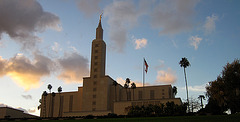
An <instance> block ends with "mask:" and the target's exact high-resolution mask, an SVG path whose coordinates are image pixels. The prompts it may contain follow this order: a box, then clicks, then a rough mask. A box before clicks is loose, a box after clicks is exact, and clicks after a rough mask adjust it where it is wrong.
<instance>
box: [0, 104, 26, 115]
mask: <svg viewBox="0 0 240 122" xmlns="http://www.w3.org/2000/svg"><path fill="white" fill-rule="evenodd" d="M0 107H9V108H13V107H11V106H8V105H6V104H4V103H0ZM14 109H18V110H20V111H23V112H24V113H28V111H27V110H26V109H24V108H21V107H17V108H14Z"/></svg>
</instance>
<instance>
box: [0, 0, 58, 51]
mask: <svg viewBox="0 0 240 122" xmlns="http://www.w3.org/2000/svg"><path fill="white" fill-rule="evenodd" d="M0 18H1V19H0V38H1V35H2V34H3V33H6V34H8V35H9V37H11V38H12V39H14V40H15V41H16V42H18V43H20V44H21V45H22V49H26V48H27V49H32V48H34V47H35V46H36V44H37V42H39V41H40V40H41V39H40V38H39V37H37V36H36V35H35V34H34V33H35V32H43V31H44V30H45V29H47V28H51V29H54V30H57V31H61V27H60V26H59V24H60V20H59V17H57V16H56V15H54V14H52V13H50V12H46V11H44V10H43V8H42V6H41V5H40V4H39V3H38V1H36V0H21V1H19V0H1V1H0Z"/></svg>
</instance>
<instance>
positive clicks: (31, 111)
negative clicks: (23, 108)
mask: <svg viewBox="0 0 240 122" xmlns="http://www.w3.org/2000/svg"><path fill="white" fill-rule="evenodd" d="M28 112H29V113H35V112H36V108H31V109H28Z"/></svg>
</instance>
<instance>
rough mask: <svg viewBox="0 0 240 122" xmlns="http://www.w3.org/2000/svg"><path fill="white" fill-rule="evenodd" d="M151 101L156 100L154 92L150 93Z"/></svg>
mask: <svg viewBox="0 0 240 122" xmlns="http://www.w3.org/2000/svg"><path fill="white" fill-rule="evenodd" d="M150 99H154V90H151V91H150Z"/></svg>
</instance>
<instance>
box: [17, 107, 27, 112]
mask: <svg viewBox="0 0 240 122" xmlns="http://www.w3.org/2000/svg"><path fill="white" fill-rule="evenodd" d="M15 109H18V110H20V111H23V113H28V111H27V110H26V109H24V108H22V107H17V108H15Z"/></svg>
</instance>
